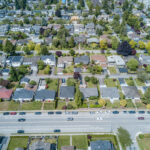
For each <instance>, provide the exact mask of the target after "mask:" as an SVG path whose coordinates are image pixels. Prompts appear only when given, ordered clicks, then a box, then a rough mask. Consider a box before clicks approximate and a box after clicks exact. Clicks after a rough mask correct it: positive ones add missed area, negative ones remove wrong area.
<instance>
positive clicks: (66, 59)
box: [57, 56, 73, 68]
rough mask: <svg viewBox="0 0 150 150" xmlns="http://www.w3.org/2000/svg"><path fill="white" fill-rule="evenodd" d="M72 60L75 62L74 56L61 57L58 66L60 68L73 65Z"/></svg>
mask: <svg viewBox="0 0 150 150" xmlns="http://www.w3.org/2000/svg"><path fill="white" fill-rule="evenodd" d="M72 62H73V57H72V56H65V57H59V58H58V62H57V67H58V68H65V67H67V66H69V65H71V64H72Z"/></svg>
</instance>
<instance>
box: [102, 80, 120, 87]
mask: <svg viewBox="0 0 150 150" xmlns="http://www.w3.org/2000/svg"><path fill="white" fill-rule="evenodd" d="M104 82H105V84H106V85H107V87H117V88H120V84H119V81H118V80H117V79H112V78H107V79H105V81H104Z"/></svg>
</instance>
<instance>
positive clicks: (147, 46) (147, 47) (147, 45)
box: [146, 42, 150, 54]
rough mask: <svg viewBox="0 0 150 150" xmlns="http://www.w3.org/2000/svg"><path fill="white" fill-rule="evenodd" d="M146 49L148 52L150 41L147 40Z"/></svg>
mask: <svg viewBox="0 0 150 150" xmlns="http://www.w3.org/2000/svg"><path fill="white" fill-rule="evenodd" d="M146 49H147V50H148V53H149V54H150V42H148V43H147V44H146Z"/></svg>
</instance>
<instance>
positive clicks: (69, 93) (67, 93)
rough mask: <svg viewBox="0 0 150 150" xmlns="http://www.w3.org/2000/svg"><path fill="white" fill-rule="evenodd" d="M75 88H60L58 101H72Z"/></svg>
mask: <svg viewBox="0 0 150 150" xmlns="http://www.w3.org/2000/svg"><path fill="white" fill-rule="evenodd" d="M74 94H75V88H74V86H61V87H60V90H59V97H60V99H71V100H73V99H74Z"/></svg>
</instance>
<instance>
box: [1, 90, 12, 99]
mask: <svg viewBox="0 0 150 150" xmlns="http://www.w3.org/2000/svg"><path fill="white" fill-rule="evenodd" d="M12 93H13V90H9V89H6V88H0V99H2V100H10V99H11V96H12Z"/></svg>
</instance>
